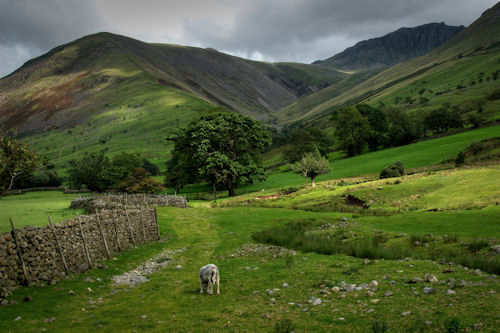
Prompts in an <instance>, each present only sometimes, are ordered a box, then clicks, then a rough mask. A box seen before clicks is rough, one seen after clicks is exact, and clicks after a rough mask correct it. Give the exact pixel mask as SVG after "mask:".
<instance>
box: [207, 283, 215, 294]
mask: <svg viewBox="0 0 500 333" xmlns="http://www.w3.org/2000/svg"><path fill="white" fill-rule="evenodd" d="M208 293H209V294H210V295H212V294H213V293H214V285H213V284H212V281H209V282H208Z"/></svg>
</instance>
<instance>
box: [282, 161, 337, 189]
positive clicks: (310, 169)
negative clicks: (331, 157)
mask: <svg viewBox="0 0 500 333" xmlns="http://www.w3.org/2000/svg"><path fill="white" fill-rule="evenodd" d="M290 167H291V168H292V171H293V172H295V173H297V174H299V175H302V176H303V177H304V178H305V179H306V186H307V178H311V185H312V187H314V186H315V184H314V179H315V178H316V177H318V176H320V175H325V174H328V173H330V165H329V164H328V160H327V159H326V158H324V157H321V156H319V155H318V154H313V153H306V154H304V156H302V158H301V159H300V160H299V161H297V162H296V163H294V164H292V165H291V166H290Z"/></svg>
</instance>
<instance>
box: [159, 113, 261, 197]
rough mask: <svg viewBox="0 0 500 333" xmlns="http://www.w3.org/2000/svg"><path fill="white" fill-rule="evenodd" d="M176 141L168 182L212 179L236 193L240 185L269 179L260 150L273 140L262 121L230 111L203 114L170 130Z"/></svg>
mask: <svg viewBox="0 0 500 333" xmlns="http://www.w3.org/2000/svg"><path fill="white" fill-rule="evenodd" d="M168 139H169V140H172V141H174V143H175V148H174V150H173V152H172V158H171V159H170V161H168V162H167V176H166V182H167V184H170V185H171V184H175V185H176V186H182V185H185V184H189V183H195V182H198V181H202V180H205V181H208V182H209V183H210V184H211V185H212V188H213V189H214V190H215V186H216V185H221V186H223V187H224V188H226V189H227V190H228V191H229V195H230V196H233V195H234V194H235V189H236V188H237V187H238V186H240V185H245V184H251V183H253V182H255V181H261V180H264V179H265V171H264V168H263V167H262V166H261V161H260V153H261V152H262V150H263V149H264V148H265V147H266V146H268V145H270V143H271V140H270V136H269V134H268V133H267V132H265V131H264V130H263V129H262V127H261V125H260V123H259V122H258V121H256V120H253V119H252V118H249V117H246V116H243V115H240V114H238V113H234V112H228V111H215V112H210V113H206V114H203V115H202V116H201V117H200V118H199V119H197V120H195V121H192V122H191V123H190V124H189V125H188V126H187V127H186V128H184V129H182V130H177V131H175V132H173V133H170V136H169V137H168Z"/></svg>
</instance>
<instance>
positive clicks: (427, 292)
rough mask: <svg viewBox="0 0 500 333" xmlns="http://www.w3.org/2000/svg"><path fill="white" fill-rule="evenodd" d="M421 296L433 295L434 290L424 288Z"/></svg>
mask: <svg viewBox="0 0 500 333" xmlns="http://www.w3.org/2000/svg"><path fill="white" fill-rule="evenodd" d="M422 293H423V294H426V295H427V294H435V293H436V289H434V288H431V287H425V288H424V290H423V291H422Z"/></svg>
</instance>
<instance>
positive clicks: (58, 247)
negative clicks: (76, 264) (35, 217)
mask: <svg viewBox="0 0 500 333" xmlns="http://www.w3.org/2000/svg"><path fill="white" fill-rule="evenodd" d="M49 225H50V229H52V233H53V234H54V238H55V240H56V246H57V251H58V252H59V255H60V256H61V260H62V263H63V266H64V271H65V272H66V275H68V273H69V270H68V265H67V264H66V260H65V259H64V254H63V252H62V248H61V245H60V244H59V239H58V238H57V234H56V229H55V228H54V225H53V224H52V218H51V217H50V215H49Z"/></svg>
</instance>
